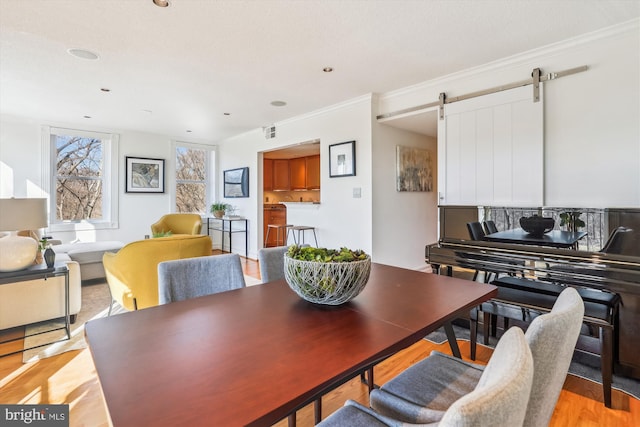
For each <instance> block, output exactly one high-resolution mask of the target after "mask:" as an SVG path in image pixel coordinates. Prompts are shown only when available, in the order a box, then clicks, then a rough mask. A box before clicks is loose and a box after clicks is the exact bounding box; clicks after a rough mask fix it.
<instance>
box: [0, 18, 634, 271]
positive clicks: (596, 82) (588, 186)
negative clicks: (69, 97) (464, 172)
mask: <svg viewBox="0 0 640 427" xmlns="http://www.w3.org/2000/svg"><path fill="white" fill-rule="evenodd" d="M639 22H640V21H638V20H635V21H633V22H631V23H628V24H626V25H623V26H619V27H617V28H614V29H609V30H607V31H604V32H601V33H597V34H593V35H590V36H588V37H583V38H580V39H576V40H571V41H567V42H563V43H558V44H557V45H555V46H551V47H546V48H543V49H539V50H536V51H532V52H526V53H523V54H521V55H518V56H516V57H512V58H507V59H504V60H501V61H497V62H495V63H492V64H488V65H486V66H483V67H479V68H477V69H473V70H468V71H465V72H462V73H457V74H454V75H450V76H444V77H442V78H439V79H436V80H432V81H428V82H424V83H421V84H419V85H415V86H412V87H408V88H402V89H399V90H397V91H393V92H390V93H386V94H382V95H380V96H379V97H378V98H377V99H378V100H376V98H375V97H373V96H371V95H367V96H363V97H361V98H358V99H354V100H351V101H348V102H345V103H343V104H340V105H336V106H331V107H328V108H326V109H324V110H322V111H319V112H313V113H309V114H307V115H305V116H301V117H296V118H292V119H290V120H287V121H284V122H280V123H276V128H277V137H276V138H275V139H271V140H266V139H265V138H264V135H263V133H262V130H261V129H256V130H255V131H252V132H248V133H245V134H243V135H239V136H237V137H234V138H231V139H228V140H226V141H223V142H222V143H221V144H220V148H219V155H218V156H217V158H218V173H219V175H218V177H217V178H218V182H219V178H220V176H221V171H222V170H224V169H232V168H237V167H243V166H248V167H249V170H250V195H251V197H249V198H247V199H227V200H225V201H226V202H228V203H232V204H233V205H235V206H238V208H239V210H238V214H240V215H243V216H245V217H247V218H248V220H249V225H250V230H249V242H250V249H249V256H250V257H255V256H256V253H257V249H258V248H259V247H260V246H261V245H262V178H261V176H262V166H261V154H260V153H261V152H262V151H265V150H271V149H275V148H280V147H285V146H288V145H292V144H297V143H301V142H306V141H311V140H314V139H319V140H320V142H321V146H320V147H321V148H320V150H321V151H320V152H321V165H320V166H321V187H322V191H321V204H320V206H318V207H317V209H309V210H308V211H306V212H305V211H304V210H302V209H299V210H290V212H288V214H289V222H291V223H295V224H303V225H312V226H315V227H317V233H318V240H319V244H320V245H321V246H325V247H340V246H349V247H353V248H360V249H363V250H365V251H367V252H369V253H372V255H373V259H374V261H376V262H383V263H388V264H395V265H401V266H404V267H408V268H415V269H421V268H424V264H423V254H424V245H425V244H428V243H431V242H433V241H434V240H435V235H434V234H433V233H434V231H433V230H434V227H435V223H436V221H435V212H434V211H433V209H435V208H434V206H435V203H436V201H435V197H436V194H437V193H435V192H434V193H427V194H410V193H396V192H395V187H394V185H395V180H394V179H391V178H392V175H393V173H395V170H394V168H395V152H393V151H392V150H394V148H395V145H396V141H397V142H398V143H400V144H403V145H404V144H406V145H410V146H431V145H433V144H434V142H433V141H429V140H427V139H426V138H422V137H420V136H418V135H414V134H411V133H410V132H402V131H399V130H396V129H392V128H389V127H388V126H385V125H378V124H377V123H375V120H374V119H372V117H375V115H376V114H378V113H387V112H392V111H397V110H400V109H403V108H408V107H413V106H416V105H421V104H425V103H427V102H430V101H435V100H437V99H438V94H439V93H440V92H446V93H447V95H448V96H449V97H452V96H457V95H462V94H466V93H469V92H473V91H476V90H482V89H486V88H489V87H494V86H499V85H502V84H505V83H509V82H513V81H518V80H522V79H524V78H528V77H529V76H530V75H531V70H532V69H533V68H536V67H540V68H541V69H542V70H543V73H546V72H556V71H561V70H564V69H567V68H572V67H576V66H580V65H588V66H589V70H588V71H586V72H584V73H580V74H577V75H573V76H569V77H563V78H561V79H558V80H555V81H551V82H549V83H548V84H546V86H545V89H544V90H545V94H544V95H545V98H546V104H545V166H544V167H545V175H544V176H545V204H546V205H548V206H554V205H555V206H588V207H601V206H609V207H614V206H619V207H623V206H624V207H638V206H640V25H639ZM41 125H50V126H58V127H70V128H80V129H86V130H94V131H101V132H114V133H118V134H120V150H119V159H118V161H119V163H120V172H119V176H118V180H119V181H118V184H117V194H118V197H119V205H120V212H119V214H120V218H119V220H120V228H119V229H115V230H97V231H95V232H94V233H92V234H93V235H92V236H90V235H87V236H84V235H81V234H78V233H75V234H72V233H69V234H68V235H65V236H56V237H60V238H62V239H63V240H65V241H69V240H73V239H76V238H82V239H88V240H89V239H91V238H96V239H100V240H107V239H117V240H122V241H125V242H127V241H132V240H137V239H140V238H142V237H143V236H144V235H145V234H148V233H149V231H150V229H149V226H150V224H151V223H152V222H154V221H155V220H156V219H157V218H158V217H159V216H160V215H162V214H164V213H166V212H170V211H171V210H172V206H171V200H170V195H169V193H165V194H162V195H158V194H144V195H142V194H136V195H133V194H132V195H130V194H125V193H124V189H123V186H124V183H123V181H124V167H123V166H124V157H125V156H127V155H135V156H141V157H152V158H164V159H167V160H168V161H167V165H166V168H170V167H172V161H171V160H172V158H173V156H172V151H171V142H170V141H171V139H172V138H171V137H169V136H162V135H152V134H143V133H135V132H130V131H117V130H114V129H92V128H90V127H87V126H84V125H82V126H81V125H77V124H76V125H69V124H64V123H40V122H36V121H33V120H27V119H15V118H10V117H5V116H1V117H0V196H1V197H10V196H16V197H23V196H29V197H36V196H41V195H42V192H43V191H44V192H46V191H47V189H42V188H41V186H42V171H41V164H42V159H41V153H40V126H41ZM173 139H178V140H180V141H185V139H184V138H173ZM351 140H355V141H356V149H357V153H356V163H357V164H356V173H357V175H356V176H355V177H344V178H329V172H328V168H329V166H328V164H327V157H328V150H329V149H328V147H329V145H330V144H335V143H339V142H345V141H351ZM185 142H195V143H206V142H203V141H185ZM354 188H360V189H361V192H362V197H361V198H353V189H354ZM167 190H168V191H171V190H170V188H167ZM218 190H219V194H222V193H221V190H222V187H221V184H220V188H219V189H218ZM423 198H424V200H423ZM423 208H424V210H423V211H421V210H422V209H423ZM397 215H401V217H402V220H401V221H397V222H398V224H396V225H395V229H394V222H395V218H397ZM242 239H243V238H242V237H241V235H239V234H238V235H235V236H234V243H233V245H234V251H235V252H240V253H242V252H243V251H244V244H243V243H244V242H243V241H242Z"/></svg>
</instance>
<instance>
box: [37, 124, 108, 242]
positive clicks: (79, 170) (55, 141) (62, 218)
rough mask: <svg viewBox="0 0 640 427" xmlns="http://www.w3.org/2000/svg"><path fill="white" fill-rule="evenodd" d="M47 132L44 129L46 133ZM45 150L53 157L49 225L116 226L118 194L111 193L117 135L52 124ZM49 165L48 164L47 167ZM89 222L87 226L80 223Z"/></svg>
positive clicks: (65, 226)
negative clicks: (62, 127)
mask: <svg viewBox="0 0 640 427" xmlns="http://www.w3.org/2000/svg"><path fill="white" fill-rule="evenodd" d="M44 134H45V132H43V135H44ZM46 135H47V136H48V138H47V139H48V141H46V142H47V144H46V146H45V148H46V149H45V150H43V151H44V152H45V153H47V157H48V158H49V159H50V165H49V168H50V171H48V173H46V175H45V176H48V177H50V178H51V182H50V183H49V185H48V187H49V188H50V193H49V194H50V199H51V212H50V219H49V223H50V228H52V229H54V230H67V229H70V228H74V229H83V228H87V229H90V228H112V227H117V217H116V215H117V197H111V196H112V194H113V191H112V185H113V184H112V181H113V180H112V177H116V176H117V169H116V168H117V165H114V163H115V162H114V161H113V159H114V158H115V157H116V153H117V150H116V148H117V136H116V135H113V134H105V133H97V132H87V131H81V130H73V129H58V128H51V129H49V130H48V132H46ZM45 169H46V168H45ZM79 224H86V225H87V226H86V227H83V226H81V225H80V226H79Z"/></svg>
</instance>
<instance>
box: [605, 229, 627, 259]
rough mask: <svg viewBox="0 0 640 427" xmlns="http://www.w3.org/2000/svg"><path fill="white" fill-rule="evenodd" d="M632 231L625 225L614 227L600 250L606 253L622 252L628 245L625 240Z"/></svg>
mask: <svg viewBox="0 0 640 427" xmlns="http://www.w3.org/2000/svg"><path fill="white" fill-rule="evenodd" d="M632 231H633V230H632V229H631V228H627V227H618V228H616V229H615V230H613V231H612V232H611V235H609V238H608V239H607V241H606V243H605V244H604V246H603V247H602V249H600V252H602V253H606V254H618V255H620V254H623V253H624V252H625V249H626V248H627V246H628V245H627V241H628V240H629V239H630V237H631V233H632Z"/></svg>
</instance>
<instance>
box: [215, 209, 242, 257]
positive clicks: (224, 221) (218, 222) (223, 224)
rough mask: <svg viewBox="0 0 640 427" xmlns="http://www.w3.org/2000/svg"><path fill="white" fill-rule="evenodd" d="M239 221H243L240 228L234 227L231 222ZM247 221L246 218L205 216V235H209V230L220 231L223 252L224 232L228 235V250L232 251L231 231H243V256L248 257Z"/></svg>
mask: <svg viewBox="0 0 640 427" xmlns="http://www.w3.org/2000/svg"><path fill="white" fill-rule="evenodd" d="M234 222H239V223H244V228H242V229H238V228H236V229H234V228H233V223H234ZM248 229H249V228H248V222H247V219H246V218H212V217H207V235H209V236H210V235H211V234H210V231H211V230H212V231H220V232H221V233H222V251H223V252H224V236H225V234H226V235H227V236H228V237H229V252H233V251H232V250H231V244H232V242H233V239H232V238H231V237H232V234H233V233H244V256H245V258H248V255H249V236H248Z"/></svg>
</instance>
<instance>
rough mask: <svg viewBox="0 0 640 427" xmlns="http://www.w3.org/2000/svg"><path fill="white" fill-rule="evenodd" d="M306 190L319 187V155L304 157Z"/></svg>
mask: <svg viewBox="0 0 640 427" xmlns="http://www.w3.org/2000/svg"><path fill="white" fill-rule="evenodd" d="M305 160H306V169H307V173H306V175H307V177H306V178H307V179H306V181H307V190H319V189H320V155H319V154H318V155H317V156H308V157H305Z"/></svg>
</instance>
